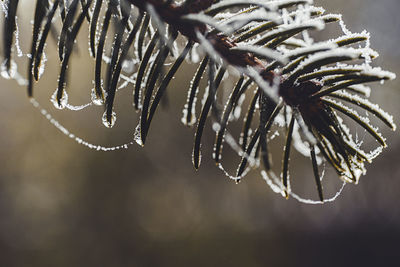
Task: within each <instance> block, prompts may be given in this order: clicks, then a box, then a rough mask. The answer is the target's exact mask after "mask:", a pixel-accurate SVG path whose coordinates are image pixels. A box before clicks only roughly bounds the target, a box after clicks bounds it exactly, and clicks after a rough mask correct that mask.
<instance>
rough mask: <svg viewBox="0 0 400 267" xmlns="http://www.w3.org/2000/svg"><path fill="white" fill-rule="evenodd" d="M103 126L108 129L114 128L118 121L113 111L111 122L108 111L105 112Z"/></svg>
mask: <svg viewBox="0 0 400 267" xmlns="http://www.w3.org/2000/svg"><path fill="white" fill-rule="evenodd" d="M102 120H103V124H104V126H106V127H107V128H112V127H114V125H115V121H116V120H117V114H116V113H115V112H114V111H113V112H112V114H111V121H109V120H108V119H107V111H105V112H104V114H103V118H102Z"/></svg>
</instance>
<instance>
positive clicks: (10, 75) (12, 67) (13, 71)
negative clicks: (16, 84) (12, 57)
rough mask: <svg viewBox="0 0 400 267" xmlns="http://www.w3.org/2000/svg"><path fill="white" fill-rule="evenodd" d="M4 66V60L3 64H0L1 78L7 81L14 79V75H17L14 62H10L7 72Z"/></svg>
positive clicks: (5, 61) (5, 62)
mask: <svg viewBox="0 0 400 267" xmlns="http://www.w3.org/2000/svg"><path fill="white" fill-rule="evenodd" d="M6 65H7V60H4V61H3V64H1V70H0V71H1V76H2V77H3V78H4V79H7V80H9V79H12V78H14V77H15V74H16V73H17V64H16V63H15V62H14V61H11V64H10V69H9V70H7V67H6Z"/></svg>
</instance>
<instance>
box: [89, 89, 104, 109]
mask: <svg viewBox="0 0 400 267" xmlns="http://www.w3.org/2000/svg"><path fill="white" fill-rule="evenodd" d="M91 99H92V103H93V104H94V105H96V106H102V105H103V104H104V99H102V98H101V97H99V96H98V95H97V94H96V90H95V89H94V88H93V89H92V93H91Z"/></svg>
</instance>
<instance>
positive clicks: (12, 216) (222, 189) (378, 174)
mask: <svg viewBox="0 0 400 267" xmlns="http://www.w3.org/2000/svg"><path fill="white" fill-rule="evenodd" d="M22 3H23V4H24V5H26V7H27V8H26V11H28V13H27V14H23V15H20V22H19V23H20V25H29V20H30V19H31V18H30V17H29V16H32V13H33V12H31V11H30V10H32V7H31V3H30V1H22ZM317 4H320V5H322V6H324V7H325V8H326V9H327V10H328V12H332V13H336V12H338V13H343V15H344V20H345V22H346V23H347V25H348V27H349V29H350V30H352V31H353V32H360V31H362V30H363V29H367V30H368V31H370V32H371V35H372V40H371V42H372V47H373V48H374V49H376V50H377V51H379V52H380V54H381V55H380V57H379V58H378V59H377V60H376V61H375V63H374V64H375V65H377V66H382V67H383V68H384V69H388V70H391V71H393V72H397V73H399V68H400V64H399V60H400V52H399V49H398V47H399V43H400V40H399V36H400V35H399V29H400V28H399V27H400V18H399V16H398V14H397V13H398V10H399V8H400V2H399V1H397V0H380V1H375V0H347V1H341V0H334V1H328V0H325V1H323V0H321V1H317ZM21 5H22V4H21ZM28 14H29V15H28ZM30 30H31V28H30V27H23V26H20V31H21V32H20V38H21V43H22V47H23V50H24V51H27V49H28V47H29V42H30ZM326 32H328V33H327V34H329V35H328V36H326V37H323V38H326V39H327V38H333V37H334V36H332V35H330V34H331V33H330V32H329V30H328V29H327V31H326ZM81 35H82V40H83V42H87V41H86V40H87V39H86V37H87V34H86V33H83V34H81ZM52 48H53V49H54V42H50V43H49V46H48V47H47V51H48V53H47V56H48V58H49V61H48V62H47V68H46V72H45V74H44V76H43V78H42V80H41V81H40V82H39V83H38V84H37V85H36V88H35V96H36V97H37V98H38V99H39V101H40V102H41V103H43V105H44V106H45V107H46V108H48V109H49V110H50V111H51V113H52V114H53V115H54V116H55V117H56V118H57V119H58V120H59V121H60V122H61V123H62V124H63V125H64V126H65V127H67V128H68V129H69V130H71V131H72V132H74V133H76V134H77V135H79V136H80V137H82V138H84V139H87V140H90V141H91V142H93V143H96V144H97V143H99V144H104V145H117V144H120V143H125V142H128V141H130V140H131V139H132V137H133V132H134V128H135V126H136V123H137V119H138V116H137V114H135V113H134V111H133V109H132V107H131V105H130V103H131V93H130V90H126V91H124V92H122V93H121V94H120V95H119V96H118V98H119V100H118V101H119V102H118V103H119V104H118V105H119V106H118V107H117V113H118V119H117V125H116V126H115V128H114V129H112V130H109V129H106V128H104V127H103V126H102V124H101V115H102V109H101V108H100V107H92V108H90V109H89V110H88V111H87V112H86V111H85V112H68V111H58V110H55V109H54V108H52V107H51V105H50V104H48V102H49V101H48V99H49V97H50V95H51V94H52V93H53V91H54V90H55V88H56V84H57V80H56V77H57V72H58V69H59V67H58V63H55V62H56V61H54V60H52V58H55V57H56V54H55V52H54V51H50V50H51V49H52ZM86 54H87V50H86V47H83V48H81V49H80V50H79V51H77V54H76V55H75V56H74V57H73V59H72V63H71V67H70V69H71V70H72V73H71V76H70V84H69V90H70V91H71V92H74V93H75V96H74V97H72V96H71V98H72V99H71V102H74V103H85V102H87V101H88V99H89V98H88V97H89V96H88V92H89V90H88V88H91V87H92V84H91V79H92V78H91V77H92V76H93V73H92V72H93V65H92V61H88V60H87V56H86ZM19 61H20V62H24V61H23V60H19ZM25 66H26V65H24V64H21V65H20V69H19V70H20V71H21V72H22V73H25ZM193 68H194V67H193V66H188V67H186V70H187V71H188V72H189V71H193ZM189 78H190V77H189V75H185V73H181V74H180V75H179V76H178V77H177V79H176V81H175V82H174V85H173V86H172V89H171V90H170V91H171V96H170V106H169V108H168V109H162V110H160V111H159V112H158V113H157V115H156V117H155V120H154V122H153V125H152V129H151V131H150V135H149V137H148V144H146V146H145V147H144V148H141V147H139V146H136V145H135V146H131V147H130V148H129V149H128V150H121V151H116V152H108V153H104V152H97V151H93V150H89V149H88V148H86V147H83V146H81V145H79V144H77V143H75V142H74V141H72V140H71V139H69V138H67V137H66V136H64V135H62V134H61V133H60V132H59V131H58V130H57V129H56V128H55V127H53V126H51V125H50V123H49V122H48V121H47V120H46V119H44V117H43V116H41V115H40V112H39V111H38V110H37V109H34V108H33V107H32V106H31V105H30V103H29V101H28V98H27V97H26V93H25V87H23V86H22V87H21V86H18V85H17V84H16V82H15V81H7V80H4V79H1V80H0V88H1V90H0V99H1V100H0V101H1V104H0V266H228V265H230V266H339V265H340V266H350V265H353V266H381V265H384V266H398V265H399V263H398V255H397V254H398V251H399V241H400V239H399V238H400V224H399V223H400V211H399V208H398V196H399V192H400V187H399V186H400V179H399V178H400V167H399V151H400V139H399V138H398V131H397V132H394V133H393V132H391V131H389V130H388V129H386V128H384V127H382V129H381V131H382V132H383V133H384V135H385V136H386V137H387V142H388V144H389V148H388V149H385V151H384V153H383V154H382V155H381V156H380V157H378V158H377V159H376V160H375V161H374V162H373V164H371V165H370V166H367V169H368V172H367V175H366V176H363V177H362V179H361V181H360V184H359V185H357V186H354V185H348V186H347V187H345V189H344V191H343V194H342V195H341V196H340V197H339V198H338V199H337V200H336V201H335V202H333V203H328V204H325V205H322V206H321V205H318V206H312V205H305V204H301V203H299V202H297V201H296V200H294V199H289V200H285V199H283V198H282V197H280V196H279V195H277V194H275V193H273V192H272V191H271V190H270V188H269V187H268V186H267V185H266V184H265V182H264V181H263V180H262V179H261V176H260V174H259V171H253V172H251V173H250V174H249V175H248V176H247V177H246V179H244V181H243V182H242V183H240V184H239V185H236V184H235V183H234V182H231V181H229V180H228V179H226V178H225V176H224V175H223V174H222V173H221V172H220V171H219V170H218V169H217V168H216V167H215V164H214V163H213V162H212V161H211V159H210V158H211V157H210V155H211V146H212V142H213V133H212V131H211V130H210V129H209V130H207V131H206V134H205V136H204V145H203V162H202V166H201V168H200V170H199V171H197V172H196V171H195V170H194V169H193V167H192V164H191V149H192V141H193V132H194V131H193V129H188V128H187V127H185V126H183V125H182V124H181V123H180V118H181V114H182V113H181V109H182V107H183V104H184V102H185V99H186V91H185V89H186V87H187V84H188V79H189ZM372 88H373V92H372V96H371V99H372V100H373V102H376V103H379V104H380V106H381V107H383V108H384V109H385V110H386V111H388V112H389V113H391V114H393V115H394V116H395V118H396V121H397V122H398V121H399V120H398V118H399V117H400V114H399V113H400V112H399V108H398V103H399V100H400V94H399V91H398V90H399V80H395V81H394V82H387V83H385V85H384V86H381V85H379V84H374V85H373V86H372ZM79 92H81V93H79ZM71 94H72V93H71ZM208 128H210V126H208ZM360 134H362V132H361V133H360ZM280 149H281V148H280ZM273 153H274V152H273ZM275 153H278V154H280V153H281V150H277V151H276V152H275ZM235 160H237V159H235ZM291 164H292V167H293V169H294V170H296V171H292V176H293V179H295V180H296V181H298V182H297V186H296V189H297V191H298V192H300V193H304V194H305V195H306V196H307V197H310V198H314V199H315V198H316V197H317V195H316V192H315V188H314V185H313V178H312V176H311V172H310V171H311V168H310V167H311V166H310V165H309V164H310V163H309V162H308V161H306V160H304V159H302V158H300V157H294V158H292V161H291ZM326 179H327V180H328V181H327V184H326V189H327V194H330V195H332V194H333V193H334V192H335V190H336V189H337V188H338V187H339V186H340V181H338V179H337V177H335V176H334V175H331V176H330V175H328V177H327V178H326Z"/></svg>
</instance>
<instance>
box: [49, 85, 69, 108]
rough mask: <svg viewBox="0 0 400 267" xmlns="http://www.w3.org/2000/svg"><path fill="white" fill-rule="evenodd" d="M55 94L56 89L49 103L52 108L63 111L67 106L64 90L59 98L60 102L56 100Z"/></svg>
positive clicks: (66, 96) (66, 95)
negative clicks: (51, 104)
mask: <svg viewBox="0 0 400 267" xmlns="http://www.w3.org/2000/svg"><path fill="white" fill-rule="evenodd" d="M57 92H58V89H56V90H55V91H54V93H53V95H52V96H51V99H50V101H51V103H53V105H54V107H55V108H57V109H64V108H65V107H66V106H67V105H68V94H67V92H66V91H65V90H64V91H63V93H62V96H61V99H60V101H58V100H57Z"/></svg>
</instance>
